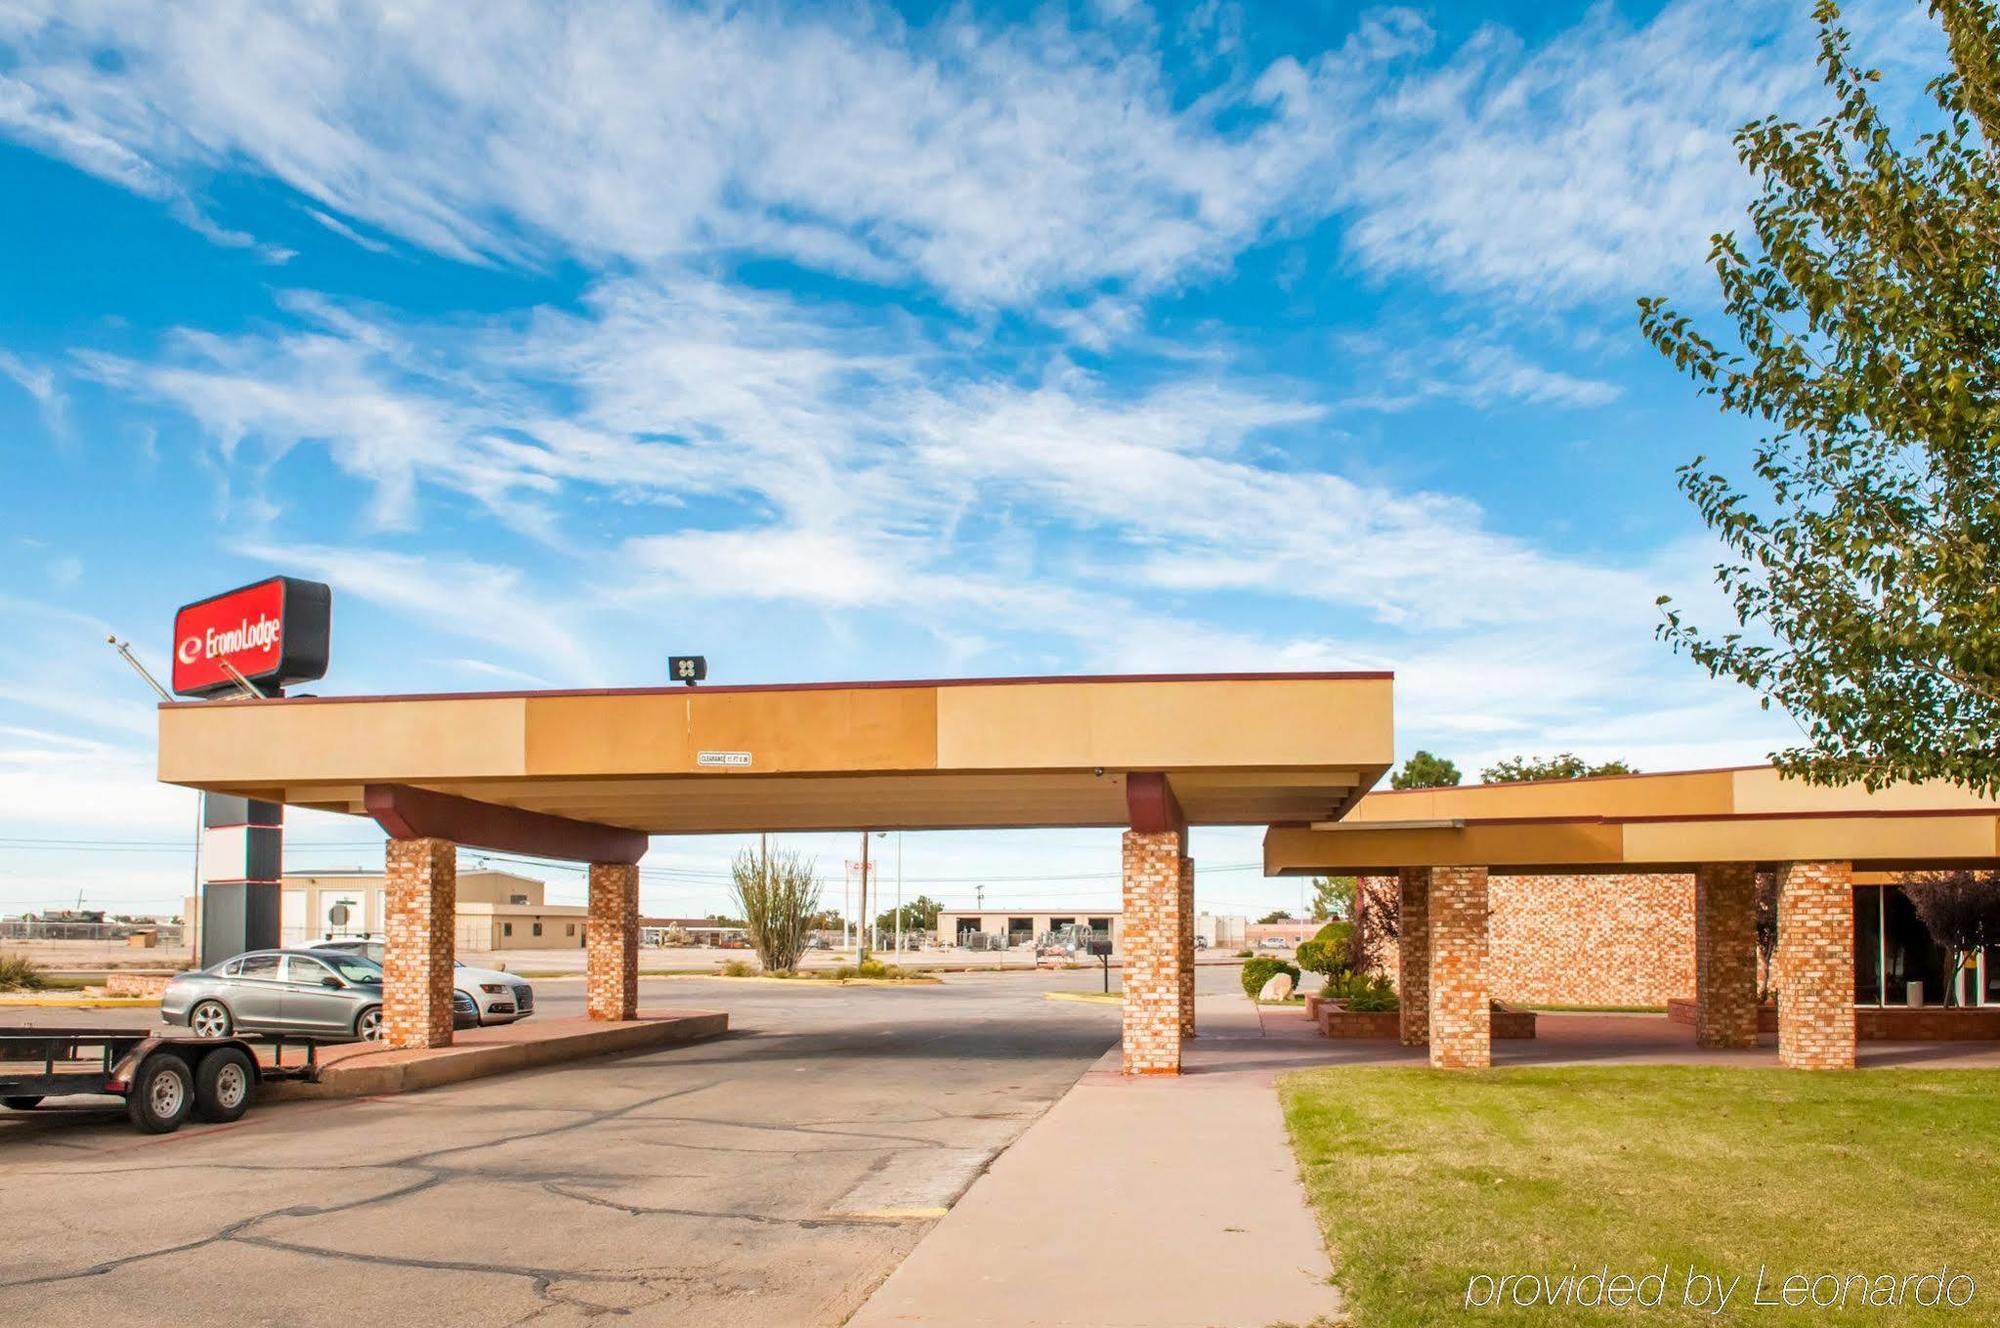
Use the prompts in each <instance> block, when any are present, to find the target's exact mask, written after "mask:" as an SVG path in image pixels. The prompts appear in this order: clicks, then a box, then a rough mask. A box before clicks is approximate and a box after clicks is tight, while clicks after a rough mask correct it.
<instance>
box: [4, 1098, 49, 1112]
mask: <svg viewBox="0 0 2000 1328" xmlns="http://www.w3.org/2000/svg"><path fill="white" fill-rule="evenodd" d="M41 1105H42V1099H41V1098H40V1096H35V1097H0V1106H4V1107H6V1108H7V1109H8V1110H10V1111H33V1110H34V1109H35V1108H36V1107H39V1106H41Z"/></svg>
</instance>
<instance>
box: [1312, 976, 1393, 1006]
mask: <svg viewBox="0 0 2000 1328" xmlns="http://www.w3.org/2000/svg"><path fill="white" fill-rule="evenodd" d="M1320 995H1322V996H1324V997H1326V998H1327V999H1329V1000H1337V1001H1340V1002H1342V1003H1344V1004H1345V1005H1346V1006H1347V1008H1348V1009H1350V1010H1353V1011H1355V1012H1356V1013H1361V1014H1365V1013H1370V1012H1379V1011H1384V1010H1394V1009H1398V1008H1400V1005H1401V1002H1399V1001H1398V1000H1397V999H1396V989H1395V988H1394V987H1392V986H1390V985H1389V979H1387V978H1385V977H1380V976H1377V977H1363V976H1362V975H1361V974H1359V973H1346V974H1342V975H1341V976H1340V977H1337V978H1333V979H1330V980H1329V981H1328V982H1327V984H1326V990H1325V991H1323V992H1321V993H1320Z"/></svg>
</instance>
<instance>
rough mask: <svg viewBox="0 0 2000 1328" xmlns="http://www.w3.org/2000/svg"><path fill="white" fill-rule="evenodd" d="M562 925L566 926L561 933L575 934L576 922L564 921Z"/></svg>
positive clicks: (566, 934)
mask: <svg viewBox="0 0 2000 1328" xmlns="http://www.w3.org/2000/svg"><path fill="white" fill-rule="evenodd" d="M563 926H564V927H565V928H566V930H565V931H564V932H563V935H565V936H574V935H576V924H575V923H574V922H566V923H564V924H563Z"/></svg>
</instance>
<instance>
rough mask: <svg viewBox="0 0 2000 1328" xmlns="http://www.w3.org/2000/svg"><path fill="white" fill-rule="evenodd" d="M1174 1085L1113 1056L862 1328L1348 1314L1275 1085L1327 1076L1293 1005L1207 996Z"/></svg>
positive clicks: (1198, 1322) (881, 1293)
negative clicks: (1124, 1070)
mask: <svg viewBox="0 0 2000 1328" xmlns="http://www.w3.org/2000/svg"><path fill="white" fill-rule="evenodd" d="M1197 1010H1198V1021H1199V1027H1200V1030H1201V1035H1200V1036H1199V1037H1198V1038H1197V1039H1196V1040H1195V1041H1194V1042H1193V1043H1192V1044H1190V1046H1189V1048H1188V1050H1187V1052H1186V1054H1185V1056H1184V1058H1183V1073H1182V1075H1181V1077H1180V1078H1178V1079H1167V1080H1161V1079H1145V1080H1127V1079H1125V1078H1123V1077H1122V1076H1121V1075H1120V1074H1119V1073H1118V1052H1117V1050H1116V1049H1113V1050H1112V1051H1111V1052H1109V1053H1108V1054H1107V1055H1106V1056H1105V1057H1104V1058H1103V1059H1102V1060H1100V1061H1099V1062H1098V1063H1097V1064H1096V1065H1095V1066H1094V1067H1093V1068H1092V1069H1091V1070H1090V1071H1089V1072H1088V1073H1086V1074H1085V1075H1084V1077H1083V1078H1082V1079H1081V1080H1079V1081H1078V1083H1077V1086H1076V1087H1075V1088H1074V1089H1072V1090H1071V1091H1070V1093H1069V1094H1068V1095H1067V1096H1066V1097H1064V1098H1063V1099H1062V1101H1060V1102H1058V1103H1057V1104H1056V1105H1055V1106H1054V1107H1053V1108H1052V1109H1051V1110H1050V1111H1049V1113H1048V1114H1047V1115H1046V1116H1044V1117H1042V1119H1041V1120H1040V1121H1038V1122H1036V1124H1035V1125H1034V1126H1033V1128H1031V1129H1029V1130H1028V1131H1027V1133H1026V1134H1024V1135H1022V1137H1021V1138H1020V1140H1019V1141H1017V1142H1016V1143H1015V1144H1014V1146H1013V1147H1012V1148H1010V1149H1008V1150H1007V1151H1006V1152H1005V1153H1003V1154H1002V1155H1001V1156H1000V1157H999V1158H998V1159H997V1160H996V1161H995V1162H994V1163H993V1166H992V1168H991V1170H989V1171H988V1172H987V1173H986V1175H984V1176H983V1177H981V1178H980V1179H979V1180H978V1181H977V1182H975V1183H974V1185H973V1186H972V1188H971V1189H970V1190H968V1191H967V1192H966V1194H965V1196H964V1197H963V1198H962V1199H960V1200H959V1202H958V1204H957V1206H956V1207H954V1208H953V1209H952V1210H951V1212H950V1213H949V1214H947V1215H946V1216H945V1217H944V1219H943V1220H942V1221H940V1222H939V1223H938V1225H937V1227H936V1228H935V1229H933V1230H932V1232H931V1233H930V1235H928V1236H926V1237H925V1238H924V1241H923V1243H922V1244H920V1245H918V1246H917V1248H916V1250H915V1251H914V1252H913V1253H912V1254H911V1255H910V1257H909V1258H908V1259H906V1260H905V1261H904V1262H903V1264H902V1266H901V1267H899V1268H898V1269H897V1270H896V1271H895V1272H894V1273H893V1274H891V1275H890V1277H889V1279H888V1280H887V1281H886V1282H884V1283H883V1284H882V1286H881V1287H880V1288H879V1289H878V1290H877V1291H876V1293H875V1294H874V1296H872V1297H871V1298H870V1299H869V1300H868V1302H867V1303H866V1304H865V1305H863V1306H862V1307H861V1309H860V1311H859V1312H858V1313H856V1314H855V1316H854V1317H853V1318H852V1319H850V1320H849V1321H848V1322H849V1325H850V1328H892V1326H894V1328H907V1326H908V1325H924V1326H925V1328H986V1326H988V1325H992V1326H993V1328H999V1326H1000V1325H1007V1326H1008V1328H1054V1326H1055V1325H1076V1326H1077V1328H1140V1326H1141V1325H1144V1326H1145V1328H1268V1326H1269V1325H1273V1324H1285V1323H1289V1324H1299V1325H1304V1324H1309V1323H1312V1322H1313V1321H1314V1320H1315V1319H1318V1318H1322V1317H1325V1318H1334V1317H1337V1315H1338V1314H1339V1311H1340V1304H1341V1302H1340V1296H1339V1293H1338V1292H1337V1291H1336V1290H1335V1289H1334V1288H1333V1287H1332V1286H1331V1285H1330V1284H1329V1282H1328V1278H1329V1276H1330V1274H1331V1269H1330V1268H1329V1267H1328V1263H1327V1257H1326V1248H1325V1246H1324V1244H1323V1243H1322V1242H1321V1239H1320V1234H1319V1228H1318V1226H1317V1224H1316V1223H1315V1222H1314V1220H1313V1216H1312V1213H1311V1211H1310V1210H1309V1209H1308V1208H1307V1206H1306V1200H1305V1192H1304V1190H1303V1189H1302V1188H1301V1187H1300V1184H1299V1180H1298V1170H1297V1165H1296V1163H1295V1162H1294V1161H1293V1158H1292V1150H1291V1146H1290V1144H1289V1143H1288V1142H1287V1140H1286V1136H1285V1126H1284V1120H1283V1118H1282V1116H1281V1115H1280V1113H1279V1110H1278V1099H1277V1094H1276V1092H1275V1091H1274V1087H1275V1080H1276V1077H1277V1075H1278V1074H1279V1073H1280V1072H1281V1071H1283V1070H1287V1069H1295V1068H1306V1067H1310V1066H1313V1065H1318V1064H1324V1063H1325V1060H1326V1043H1325V1042H1324V1041H1323V1040H1321V1039H1319V1038H1318V1037H1316V1036H1314V1035H1313V1029H1312V1026H1311V1025H1310V1024H1308V1023H1306V1021H1305V1019H1304V1017H1303V1015H1302V1014H1300V1013H1299V1012H1298V1011H1296V1010H1289V1009H1288V1010H1273V1011H1268V1012H1264V1013H1263V1017H1262V1018H1260V1012H1259V1010H1258V1009H1257V1007H1255V1006H1253V1005H1252V1004H1251V1003H1250V1002H1249V1001H1248V1000H1246V999H1245V998H1244V997H1243V996H1242V995H1240V994H1236V993H1216V994H1208V993H1204V994H1203V995H1202V996H1201V997H1200V998H1199V1004H1198V1006H1197Z"/></svg>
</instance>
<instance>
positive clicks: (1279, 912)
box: [1257, 908, 1295, 927]
mask: <svg viewBox="0 0 2000 1328" xmlns="http://www.w3.org/2000/svg"><path fill="white" fill-rule="evenodd" d="M1292 921H1295V919H1294V918H1293V917H1292V915H1291V914H1290V913H1289V912H1287V911H1286V910H1284V909H1282V908H1274V909H1272V910H1271V911H1270V912H1269V913H1266V914H1265V915H1264V916H1263V917H1261V918H1258V919H1257V925H1258V926H1260V927H1268V926H1270V925H1271V924H1272V923H1274V922H1292Z"/></svg>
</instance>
